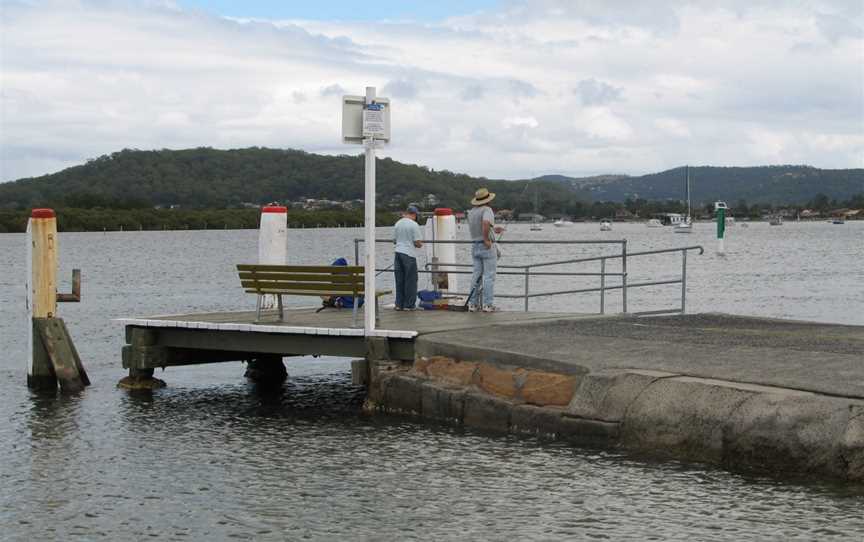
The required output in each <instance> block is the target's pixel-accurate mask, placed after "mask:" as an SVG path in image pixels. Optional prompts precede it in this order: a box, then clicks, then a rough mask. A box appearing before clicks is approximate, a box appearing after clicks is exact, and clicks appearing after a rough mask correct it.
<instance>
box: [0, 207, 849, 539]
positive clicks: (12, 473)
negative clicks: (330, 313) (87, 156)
mask: <svg viewBox="0 0 864 542" xmlns="http://www.w3.org/2000/svg"><path fill="white" fill-rule="evenodd" d="M614 228H615V229H614V231H612V232H606V233H602V234H601V233H600V232H599V231H598V229H599V228H598V226H597V225H596V224H590V225H589V224H580V225H577V226H576V227H575V228H571V229H566V230H565V229H558V230H556V229H553V228H552V227H551V226H546V229H545V231H543V232H540V233H539V234H538V233H537V232H529V231H528V227H527V226H524V227H514V228H511V230H510V231H508V232H507V234H505V236H504V238H505V239H530V238H547V239H548V238H558V239H565V238H582V239H584V238H597V239H599V238H606V239H618V238H622V237H626V238H627V239H628V241H629V249H630V250H631V251H634V250H648V249H655V248H664V247H669V246H679V245H683V244H700V243H701V244H703V245H705V246H706V248H707V249H708V250H706V253H705V254H704V255H703V256H701V257H697V256H695V255H693V254H691V256H690V257H689V258H688V263H689V265H690V273H689V275H688V286H689V287H688V300H687V302H688V309H689V310H690V311H694V312H695V311H704V310H717V311H724V312H732V313H738V314H757V315H764V316H777V317H791V318H800V319H808V320H818V321H825V322H838V323H853V324H864V310H862V307H864V291H862V290H864V289H862V284H864V266H861V264H860V262H861V261H862V256H864V242H862V239H864V235H862V234H864V223H847V224H846V225H844V226H832V225H829V224H824V223H818V224H785V225H784V226H781V227H774V228H771V227H769V226H767V224H764V223H763V224H752V225H751V226H750V228H747V229H742V228H740V226H735V227H732V228H729V230H727V231H728V238H727V252H728V253H727V256H725V257H722V258H721V257H718V256H716V255H714V253H713V248H714V240H713V228H712V227H711V226H710V225H707V224H699V225H697V226H696V231H695V232H694V233H693V234H692V235H689V236H686V235H676V234H673V233H671V232H670V231H669V230H667V229H665V228H664V229H660V230H657V229H648V228H645V227H644V226H642V225H635V224H634V225H621V224H615V225H614ZM386 234H387V232H386V231H385V232H382V235H386ZM256 235H257V233H256V232H252V231H239V232H237V231H208V232H126V233H107V234H103V233H70V234H61V235H60V249H61V275H60V276H61V281H63V282H62V286H61V290H68V289H69V285H68V279H69V277H70V276H71V269H72V268H73V267H79V268H81V269H82V270H83V296H84V299H83V302H82V303H80V304H64V305H61V307H60V313H61V315H62V316H63V317H64V318H65V319H66V321H67V323H68V325H69V327H70V329H71V332H72V334H73V336H74V338H75V340H76V344H77V346H78V349H79V351H80V352H81V355H82V357H83V359H84V362H85V364H86V366H87V368H88V371H89V372H90V375H91V378H92V380H93V381H94V385H93V386H92V387H90V388H88V389H87V391H86V392H85V393H83V394H81V395H80V396H77V397H62V396H59V395H58V396H56V397H53V396H52V397H44V396H43V397H39V396H36V395H33V394H31V393H30V392H29V391H28V390H27V388H26V386H25V384H24V362H23V360H24V355H25V354H24V352H25V346H26V345H25V342H26V327H25V322H24V320H23V318H22V315H23V286H22V276H23V273H24V270H23V257H24V246H23V240H24V238H23V236H22V235H0V307H2V313H0V350H2V351H3V352H4V353H5V355H4V356H3V357H2V358H0V397H2V400H0V457H2V458H3V461H2V462H0V479H2V480H3V484H2V485H0V539H2V540H34V539H62V540H66V539H72V538H80V539H84V540H94V539H108V540H123V539H130V540H141V539H145V538H151V537H156V538H159V539H163V540H189V539H205V538H206V539H208V540H224V539H240V540H243V539H256V540H284V539H301V538H304V539H324V540H327V539H346V538H350V539H441V540H445V539H461V540H464V539H490V540H494V539H502V538H514V539H526V540H550V539H586V538H611V539H628V538H631V539H640V540H641V539H651V538H654V539H699V540H732V539H734V540H741V539H751V540H766V539H775V540H788V539H802V540H812V539H816V538H819V539H822V538H832V537H833V538H836V539H849V540H860V539H861V538H862V536H864V514H862V509H864V487H861V486H855V487H848V486H842V485H836V484H832V483H822V482H816V481H806V480H795V481H788V480H784V481H781V480H778V479H776V478H770V477H765V476H757V475H748V474H742V473H730V472H727V471H723V470H720V469H715V468H713V467H708V466H702V465H694V464H681V463H675V462H668V461H662V462H655V461H652V460H651V459H650V458H646V457H644V456H639V455H637V454H624V453H621V452H617V451H610V450H602V449H587V448H576V447H572V446H564V445H558V444H555V443H549V442H542V441H538V440H534V439H525V438H515V437H508V436H498V435H486V434H483V433H480V432H475V431H471V430H460V429H456V428H450V427H444V426H438V425H431V424H423V423H419V422H417V421H413V420H403V419H399V418H391V417H375V418H369V417H366V416H363V415H362V414H361V413H360V411H359V410H360V405H361V403H362V397H363V394H362V390H361V389H357V388H355V387H352V386H351V384H350V377H349V374H348V361H347V360H344V359H336V358H318V359H311V358H302V359H289V360H288V361H287V365H288V371H289V374H290V375H291V379H290V380H289V381H288V383H286V385H285V386H284V387H283V388H282V389H281V390H278V391H275V392H273V391H271V392H268V391H265V390H260V389H257V388H256V387H255V386H253V385H249V384H247V383H246V382H245V381H244V380H243V378H242V371H243V367H242V365H240V364H238V363H228V364H214V365H203V366H198V367H184V368H173V369H169V370H168V371H166V372H165V373H164V374H159V375H157V376H161V377H163V378H164V379H165V380H167V382H168V383H169V387H168V388H166V389H164V390H160V391H158V392H155V393H153V394H152V395H146V394H145V395H136V394H129V393H127V392H124V391H121V390H118V389H116V388H115V384H116V382H117V380H118V379H119V378H120V377H121V376H123V371H122V370H121V369H120V360H119V356H120V348H121V346H122V345H123V342H124V340H123V329H122V326H119V325H118V324H116V323H112V322H111V319H113V318H118V317H124V316H130V315H138V316H140V315H149V314H166V313H177V312H188V311H199V310H200V311H209V310H231V309H238V308H250V307H252V306H253V305H254V298H252V296H248V295H246V294H243V293H242V291H240V288H239V286H238V284H237V278H236V274H235V272H234V269H233V266H234V264H235V263H237V262H241V261H253V260H254V258H255V257H256V254H257V250H256ZM358 235H360V231H359V230H335V229H330V230H297V231H292V232H291V239H292V244H291V249H290V250H291V259H292V261H293V262H297V263H313V262H314V263H317V262H321V261H327V262H328V263H329V260H332V259H335V258H336V257H337V256H350V255H352V254H353V243H352V242H351V239H352V238H353V237H355V236H358ZM322 247H326V250H324V249H322ZM525 248H526V247H514V246H508V247H504V249H505V255H504V259H503V260H502V264H503V263H524V262H527V261H540V260H548V259H560V258H567V257H574V256H581V255H584V254H587V253H591V254H598V253H600V252H603V251H605V252H611V251H612V250H613V249H612V248H606V249H603V250H601V249H596V248H591V249H586V248H585V247H581V248H580V247H577V248H576V249H574V248H572V247H569V248H568V247H565V246H561V245H557V246H551V247H545V248H540V247H534V248H529V249H527V251H525V250H523V249H525ZM386 249H387V247H381V252H380V258H381V261H382V262H385V265H386V264H387V263H389V259H390V255H389V253H388V252H387V250H386ZM460 254H462V255H463V257H464V252H460ZM421 263H423V260H422V259H421ZM592 265H596V264H592ZM629 266H630V268H629V271H630V273H631V281H637V280H640V281H641V280H649V279H656V278H657V277H658V276H659V275H663V276H664V277H666V278H671V277H673V276H674V275H675V274H676V273H677V272H678V270H679V269H680V258H679V257H677V256H676V257H670V256H666V257H650V258H646V259H644V260H641V261H639V260H636V259H633V260H631V261H630V262H629ZM571 269H575V268H571ZM582 270H583V271H584V270H586V269H582ZM592 270H596V269H592ZM610 270H613V269H611V268H610ZM381 278H382V280H384V281H388V280H390V279H389V277H388V276H387V275H382V276H381ZM560 280H561V279H557V280H556V279H548V280H547V279H539V278H538V279H536V283H532V290H533V289H534V288H535V287H536V288H538V289H539V290H543V289H560V287H561V285H562V283H561V282H560ZM568 280H572V279H568ZM580 280H583V281H584V285H586V286H587V285H592V284H593V285H594V286H596V279H580ZM592 281H593V283H592ZM501 283H502V284H500V287H499V291H501V292H506V291H520V289H521V287H522V283H521V279H510V280H508V279H504V278H502V280H501ZM575 284H576V282H566V283H565V285H566V287H568V288H569V287H570V285H573V286H575ZM679 291H680V287H679V286H672V287H670V286H663V287H657V288H651V289H645V290H642V291H641V292H638V293H637V291H633V292H631V293H630V300H629V302H630V304H631V309H632V310H646V309H651V308H660V307H665V306H671V305H674V304H675V303H677V302H678V298H677V296H678V293H679ZM291 302H292V303H295V304H304V303H308V302H309V300H308V299H305V300H304V299H302V298H299V299H292V300H291ZM509 303H510V306H513V307H516V306H520V305H519V304H520V303H521V302H518V301H512V302H509ZM505 304H507V303H505ZM616 304H617V305H616ZM618 306H620V297H614V296H610V298H609V299H608V300H607V307H609V308H610V310H612V309H614V308H617V307H618ZM598 307H599V298H598V297H597V295H596V294H591V295H589V296H581V297H572V296H571V297H567V298H556V297H551V298H540V299H538V300H536V301H532V308H535V309H543V310H560V311H567V310H584V311H596V310H598Z"/></svg>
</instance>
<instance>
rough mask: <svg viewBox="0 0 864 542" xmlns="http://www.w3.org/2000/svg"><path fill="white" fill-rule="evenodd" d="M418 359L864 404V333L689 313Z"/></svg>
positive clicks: (434, 343)
mask: <svg viewBox="0 0 864 542" xmlns="http://www.w3.org/2000/svg"><path fill="white" fill-rule="evenodd" d="M415 348H416V350H417V353H418V354H419V355H426V356H429V355H451V356H453V357H456V358H460V359H483V360H487V361H499V362H504V363H513V362H516V361H520V360H521V364H523V365H527V366H536V367H545V368H550V369H551V368H555V369H557V370H561V371H563V372H566V373H573V372H575V373H577V374H584V373H590V372H597V371H604V370H614V369H650V370H656V371H666V372H670V373H676V374H681V375H688V376H695V377H703V378H714V379H719V380H727V381H730V382H741V383H749V384H762V385H766V386H776V387H781V388H789V389H794V390H804V391H811V392H815V393H821V394H825V395H832V396H841V397H852V398H857V399H864V327H862V326H841V325H835V324H819V323H809V322H798V321H792V320H778V319H770V318H753V317H744V316H732V315H727V314H694V315H684V316H663V317H651V318H636V317H624V316H617V317H606V318H565V319H559V320H555V321H543V322H534V323H532V322H519V324H518V325H506V324H498V325H493V326H489V327H485V328H484V329H483V332H482V333H476V332H475V331H474V330H472V329H468V330H464V331H447V332H442V333H432V334H424V335H422V336H421V337H420V338H418V340H417V345H416V347H415Z"/></svg>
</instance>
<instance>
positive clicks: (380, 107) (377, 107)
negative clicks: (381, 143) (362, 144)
mask: <svg viewBox="0 0 864 542" xmlns="http://www.w3.org/2000/svg"><path fill="white" fill-rule="evenodd" d="M386 135H387V120H386V118H385V117H384V104H379V103H372V104H369V105H367V106H366V107H365V108H364V109H363V137H374V138H376V139H383V138H384V136H386Z"/></svg>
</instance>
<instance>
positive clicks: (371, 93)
mask: <svg viewBox="0 0 864 542" xmlns="http://www.w3.org/2000/svg"><path fill="white" fill-rule="evenodd" d="M378 141H382V142H384V143H388V142H389V141H390V100H388V99H387V98H379V97H377V96H375V87H366V96H343V97H342V142H343V143H355V144H362V145H363V146H364V147H365V148H366V158H365V160H366V183H365V184H366V190H365V196H364V198H363V201H364V206H363V207H364V213H363V215H364V223H365V227H364V238H365V239H364V244H363V248H364V250H363V255H364V257H365V261H364V262H363V266H364V269H363V277H364V281H363V291H364V292H365V295H366V302H365V303H364V304H363V330H364V333H365V334H366V335H372V334H373V333H374V331H375V291H376V288H375V145H376V144H377V142H378ZM355 303H356V300H355Z"/></svg>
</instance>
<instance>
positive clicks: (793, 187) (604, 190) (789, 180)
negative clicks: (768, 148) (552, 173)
mask: <svg viewBox="0 0 864 542" xmlns="http://www.w3.org/2000/svg"><path fill="white" fill-rule="evenodd" d="M684 178H685V168H683V167H680V168H675V169H670V170H667V171H663V172H660V173H652V174H649V175H642V176H639V177H625V176H611V175H610V176H604V177H586V178H563V179H562V178H558V179H556V180H557V181H558V182H562V183H564V184H568V185H569V186H571V187H573V188H576V189H579V190H585V191H588V193H590V195H591V196H590V197H591V199H593V200H594V201H625V200H626V199H628V198H629V199H639V198H641V199H646V200H667V199H673V200H680V199H683V197H684ZM690 191H691V199H692V201H693V202H694V204H697V203H709V202H712V201H717V200H723V201H727V202H729V203H733V202H736V201H739V200H746V201H748V202H750V203H773V204H796V203H803V202H806V201H808V200H812V199H813V198H814V197H815V196H816V195H817V194H825V195H826V196H827V197H828V199H832V200H838V201H843V200H848V199H851V198H852V197H853V196H856V195H859V194H862V193H864V169H817V168H814V167H810V166H763V167H711V166H699V167H690Z"/></svg>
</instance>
